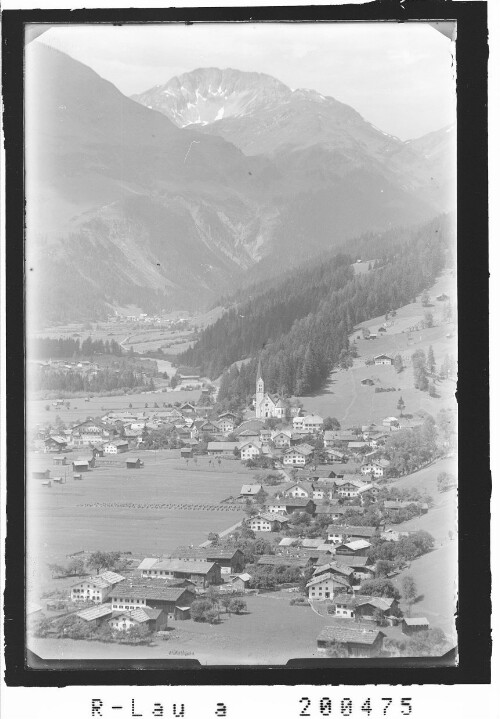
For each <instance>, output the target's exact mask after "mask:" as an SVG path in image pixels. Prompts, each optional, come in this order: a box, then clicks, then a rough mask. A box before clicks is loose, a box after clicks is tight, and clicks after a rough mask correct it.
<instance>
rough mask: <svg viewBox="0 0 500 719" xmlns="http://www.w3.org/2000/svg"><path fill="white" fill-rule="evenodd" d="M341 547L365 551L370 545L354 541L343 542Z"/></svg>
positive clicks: (363, 541) (358, 540) (364, 541)
mask: <svg viewBox="0 0 500 719" xmlns="http://www.w3.org/2000/svg"><path fill="white" fill-rule="evenodd" d="M339 546H340V545H339ZM342 546H344V547H348V548H349V549H354V550H357V549H367V548H368V547H371V544H370V542H367V541H366V540H364V539H355V540H354V542H344V543H343V545H342Z"/></svg>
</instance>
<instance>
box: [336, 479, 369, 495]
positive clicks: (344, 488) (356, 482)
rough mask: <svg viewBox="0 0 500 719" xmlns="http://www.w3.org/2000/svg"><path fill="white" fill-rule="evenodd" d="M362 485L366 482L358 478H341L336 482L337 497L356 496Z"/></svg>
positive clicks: (364, 485)
mask: <svg viewBox="0 0 500 719" xmlns="http://www.w3.org/2000/svg"><path fill="white" fill-rule="evenodd" d="M364 487H366V482H363V481H361V480H360V479H343V480H342V481H341V482H339V483H338V484H337V494H338V495H339V497H345V498H347V499H350V498H351V497H358V496H359V493H360V490H361V489H363V488H364Z"/></svg>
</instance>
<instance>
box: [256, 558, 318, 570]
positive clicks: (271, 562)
mask: <svg viewBox="0 0 500 719" xmlns="http://www.w3.org/2000/svg"><path fill="white" fill-rule="evenodd" d="M257 564H259V565H261V566H264V567H297V568H298V569H300V570H301V571H305V569H306V568H307V567H310V566H311V564H312V562H311V559H310V558H309V557H307V556H299V557H292V556H286V555H283V554H279V555H278V554H263V555H262V556H261V557H259V559H258V561H257Z"/></svg>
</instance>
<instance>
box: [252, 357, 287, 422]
mask: <svg viewBox="0 0 500 719" xmlns="http://www.w3.org/2000/svg"><path fill="white" fill-rule="evenodd" d="M285 414H286V405H285V403H284V402H283V399H282V398H280V397H276V398H274V399H273V398H272V397H271V395H269V394H267V393H266V391H265V388H264V379H263V377H262V366H261V363H260V359H259V366H258V367H257V379H256V384H255V416H256V417H257V418H258V419H266V417H276V418H277V419H283V418H284V417H285Z"/></svg>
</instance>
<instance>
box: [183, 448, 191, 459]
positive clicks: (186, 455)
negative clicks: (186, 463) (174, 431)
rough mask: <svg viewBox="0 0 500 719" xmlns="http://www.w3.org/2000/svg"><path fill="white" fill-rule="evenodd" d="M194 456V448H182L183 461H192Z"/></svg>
mask: <svg viewBox="0 0 500 719" xmlns="http://www.w3.org/2000/svg"><path fill="white" fill-rule="evenodd" d="M192 456H193V448H192V447H182V449H181V458H182V459H191V458H192Z"/></svg>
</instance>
